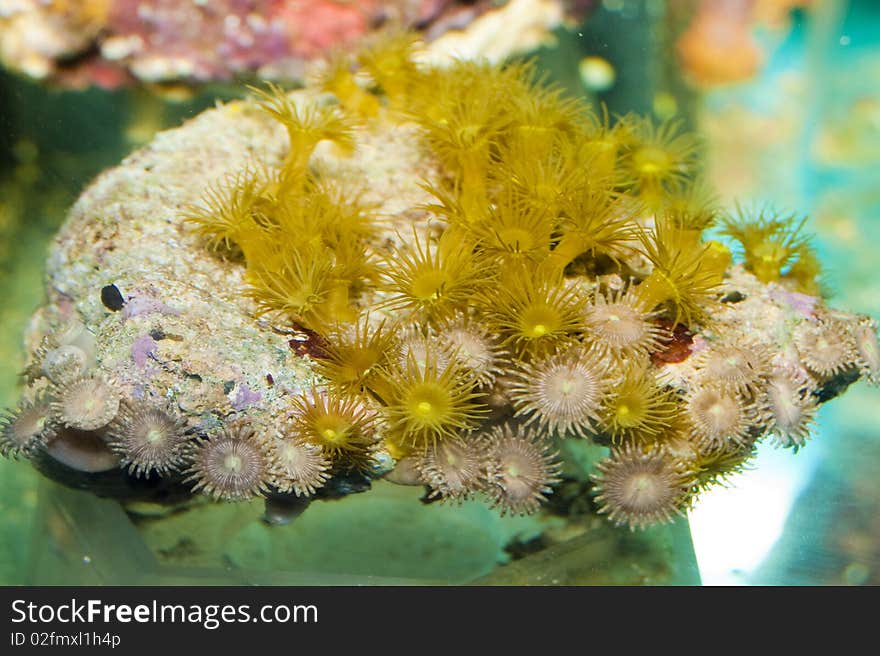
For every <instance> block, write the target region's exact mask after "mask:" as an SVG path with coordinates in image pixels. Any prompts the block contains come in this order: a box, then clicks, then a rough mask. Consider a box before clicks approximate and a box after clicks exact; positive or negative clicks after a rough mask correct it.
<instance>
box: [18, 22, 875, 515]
mask: <svg viewBox="0 0 880 656" xmlns="http://www.w3.org/2000/svg"><path fill="white" fill-rule="evenodd" d="M415 54H416V43H415V41H414V39H413V37H411V36H410V35H409V34H406V33H399V34H395V35H392V36H385V37H383V38H382V39H377V40H375V41H373V42H372V43H371V44H370V45H368V46H366V47H365V48H364V49H363V50H361V51H360V52H359V53H358V54H357V55H356V56H352V57H350V58H349V57H346V56H339V57H337V58H336V59H333V60H331V61H330V62H328V63H327V64H326V65H325V66H324V67H323V68H321V69H320V72H319V74H318V75H317V76H316V77H315V79H314V80H313V81H312V83H311V85H310V87H308V88H307V89H306V90H305V91H299V92H295V93H293V94H287V93H285V92H283V91H282V90H281V89H279V88H277V87H274V86H270V87H269V88H268V89H261V90H256V89H255V90H254V99H253V100H251V101H248V102H246V103H240V105H242V106H243V107H244V108H245V109H247V111H251V112H252V113H257V112H263V113H264V114H263V116H262V118H261V119H260V120H263V121H264V122H269V123H271V122H272V121H273V120H274V121H277V123H278V124H280V126H283V129H284V133H286V144H284V146H283V150H282V149H281V148H282V146H281V144H280V143H279V144H278V147H279V151H278V152H279V153H281V155H280V157H277V158H272V157H269V156H267V157H266V158H261V156H260V151H259V150H257V151H255V152H253V154H252V159H251V162H250V164H249V165H247V166H246V167H244V168H242V169H241V170H239V171H238V172H237V173H235V174H234V175H230V176H227V177H225V178H222V179H217V180H215V182H214V183H213V185H212V186H211V187H210V188H207V189H204V190H203V193H202V198H201V201H199V202H194V203H190V204H187V205H184V206H181V207H178V208H176V209H175V214H174V219H173V221H172V222H174V223H175V225H176V226H178V227H177V228H175V229H178V230H180V231H181V233H180V234H182V235H184V236H188V238H189V239H190V242H191V243H192V244H194V246H193V248H194V249H197V250H200V251H201V252H202V254H203V255H204V256H205V257H209V258H210V259H211V260H212V262H214V263H215V265H216V266H222V267H226V269H225V270H226V271H228V272H230V273H229V281H228V282H227V283H225V286H224V293H226V292H228V293H229V294H233V295H235V294H237V295H238V298H239V299H243V300H242V301H241V302H244V303H246V304H248V305H247V307H249V308H250V310H249V312H250V315H251V318H250V321H252V322H257V323H259V324H260V325H262V326H265V327H267V330H274V331H276V332H278V331H280V332H284V331H287V334H290V335H296V337H294V338H292V339H291V340H290V348H291V350H292V351H293V352H292V353H289V354H288V356H287V357H294V358H297V360H298V361H301V362H305V363H307V364H308V366H309V367H311V371H312V372H313V373H312V378H311V379H310V380H311V381H312V383H311V384H310V385H307V386H303V387H301V388H298V389H293V388H290V389H292V391H290V392H289V393H283V394H282V393H281V392H277V395H278V396H279V398H280V403H281V404H282V406H283V407H284V412H283V413H281V414H280V415H276V416H277V417H278V418H277V419H276V420H275V421H273V423H272V424H271V425H270V426H269V427H268V428H267V426H266V425H265V423H260V422H259V421H257V419H258V417H259V412H260V409H259V408H260V403H259V402H257V401H259V399H260V394H259V393H257V392H254V391H253V390H250V391H249V388H247V387H244V388H243V389H239V390H238V392H237V396H236V397H235V398H234V399H233V401H232V407H231V409H230V408H224V409H221V408H219V407H218V408H214V409H211V408H208V409H207V410H206V411H205V412H203V413H202V417H200V416H199V415H198V414H194V413H192V412H187V411H185V410H183V409H182V402H181V401H180V399H179V398H177V397H176V396H175V392H174V390H173V389H171V388H169V389H155V388H151V387H150V385H151V384H152V385H155V383H150V382H149V381H146V382H145V381H144V380H141V381H139V382H138V384H137V385H135V386H133V385H132V383H131V381H130V380H127V379H126V383H125V384H121V383H120V381H122V378H120V380H119V381H117V380H116V378H115V377H116V376H117V375H119V376H120V377H123V370H122V369H114V366H116V365H114V362H116V361H117V360H114V359H113V358H110V357H106V358H104V359H103V360H102V359H101V358H100V357H98V356H96V353H100V352H101V350H100V349H96V336H95V333H94V331H92V330H89V329H87V327H86V326H85V325H84V324H83V322H82V321H79V320H77V319H76V313H74V314H73V316H72V317H71V318H68V319H67V320H66V321H63V322H62V321H59V322H56V323H55V324H54V328H53V329H52V330H51V331H50V332H48V333H47V334H46V335H45V337H44V338H43V340H42V344H41V345H40V346H39V348H38V349H36V352H35V353H33V354H32V356H33V357H32V358H31V364H30V365H29V366H28V368H27V370H26V371H25V373H24V378H25V380H26V382H27V385H28V388H27V390H26V393H25V400H24V401H23V402H22V404H21V405H20V406H19V407H18V408H17V409H15V410H12V411H9V412H8V413H7V414H6V416H5V418H4V419H3V423H2V450H3V453H4V454H5V455H7V456H24V457H30V458H32V459H34V461H35V464H36V463H37V461H40V462H43V463H45V462H46V460H47V457H48V458H49V459H51V460H53V461H54V462H55V463H56V465H63V466H64V467H66V468H68V469H73V470H76V471H79V472H98V471H105V470H107V469H108V468H109V467H115V468H117V470H118V469H121V470H123V471H124V472H125V475H126V476H127V477H128V479H127V480H129V481H130V483H131V484H132V485H135V484H137V483H138V480H141V481H142V480H143V479H148V480H155V479H167V480H170V481H173V482H174V483H175V484H178V485H180V486H184V487H185V489H187V490H190V491H191V492H193V493H195V492H199V493H202V494H205V495H208V496H209V497H212V498H214V499H218V500H227V501H237V500H243V499H248V498H252V497H255V496H267V495H271V496H273V497H277V496H278V495H289V496H291V497H303V498H306V499H308V498H310V497H315V496H317V497H321V495H322V493H323V492H325V491H326V490H327V489H329V487H330V486H332V484H333V481H338V480H343V479H345V477H350V476H353V475H358V476H361V477H362V478H364V479H366V480H368V481H369V479H372V478H378V477H381V476H388V478H389V480H393V481H394V482H405V483H410V484H418V485H424V486H426V488H427V495H426V500H441V501H460V500H462V499H467V498H471V497H481V498H484V499H487V500H488V501H489V502H490V503H492V504H493V505H494V506H495V507H497V508H499V509H500V511H501V512H507V513H514V514H519V513H531V512H534V511H536V510H537V509H538V508H539V507H540V506H541V504H542V503H543V502H545V501H546V500H547V498H548V497H550V496H551V495H553V493H554V492H553V490H554V486H555V485H556V484H558V483H559V482H560V481H561V480H562V476H563V469H562V464H563V463H562V458H561V456H560V453H561V452H564V450H563V449H561V446H562V445H564V443H565V441H583V440H591V441H593V442H595V443H598V444H600V445H604V446H606V447H608V449H609V450H608V455H607V457H605V458H604V459H602V460H601V461H600V462H599V463H598V464H597V465H596V467H595V471H594V472H593V473H592V485H591V490H592V499H593V501H594V503H595V506H596V509H597V510H598V512H600V513H604V514H607V515H608V517H609V518H610V519H611V520H613V521H614V522H615V523H617V524H621V525H625V526H629V527H630V528H644V527H646V526H649V525H652V524H655V523H658V522H664V521H668V520H670V519H672V518H673V517H675V516H676V515H679V514H681V513H682V512H683V511H685V510H686V509H688V508H689V507H690V506H691V505H692V504H693V503H694V501H695V499H696V498H697V497H698V496H699V495H700V493H701V492H703V491H704V490H706V489H708V488H710V487H712V486H713V485H716V484H719V483H723V482H724V481H725V479H726V478H727V477H728V476H729V475H730V474H732V473H735V472H737V471H739V470H741V469H742V468H743V467H744V466H745V465H746V464H747V463H748V462H749V460H750V458H751V457H752V456H753V454H754V452H755V447H756V444H757V443H758V442H759V441H761V440H764V439H771V440H774V441H775V442H776V443H778V444H779V445H781V446H784V447H791V448H793V449H795V450H796V449H798V448H800V447H802V446H803V445H804V444H805V443H806V442H807V441H808V439H809V436H810V426H811V423H812V421H813V419H814V416H815V412H816V409H817V407H818V405H819V404H820V403H821V402H824V401H826V400H828V399H829V398H831V397H833V396H835V395H836V394H838V393H840V392H841V391H843V390H844V389H845V388H846V387H847V386H848V385H849V384H850V383H852V382H853V381H855V380H857V379H858V378H859V377H864V378H866V379H868V380H869V381H871V382H874V383H876V382H878V380H880V355H878V348H877V339H876V332H875V329H876V326H875V324H874V323H873V322H872V321H871V320H869V319H867V318H864V317H853V316H852V315H844V314H842V313H836V312H833V311H831V310H829V309H828V308H826V306H825V304H824V302H823V301H822V299H821V291H822V289H821V285H820V273H821V272H820V268H819V263H818V261H817V258H816V255H815V253H814V251H813V249H812V248H811V246H810V242H809V240H808V239H807V237H806V236H805V235H804V234H803V232H802V230H801V224H802V222H801V221H799V220H798V219H796V218H793V217H788V216H784V215H781V214H776V213H772V212H769V211H766V210H764V211H758V212H751V211H745V210H740V211H737V212H735V213H733V214H726V213H724V212H723V211H721V210H720V209H719V208H718V207H717V206H716V205H715V204H714V203H713V200H712V197H711V194H709V193H707V192H706V190H705V188H704V187H703V185H702V184H701V183H700V181H699V176H698V169H699V144H698V142H697V140H696V139H695V138H694V137H692V136H690V135H688V134H685V133H682V132H681V131H680V130H679V128H678V126H677V125H676V124H674V123H664V124H662V125H660V126H654V125H652V124H651V123H650V122H649V121H647V120H645V119H642V118H639V117H636V116H624V117H621V118H620V119H619V120H617V121H616V122H614V123H613V125H612V124H611V122H610V121H609V120H608V119H607V117H602V116H597V115H596V114H595V113H593V112H592V111H591V110H590V109H589V108H588V107H587V106H585V105H584V104H582V103H581V102H580V101H578V100H574V99H569V98H566V97H565V96H564V95H563V93H562V92H561V91H560V90H559V89H557V88H554V87H551V86H548V85H546V84H544V82H543V80H542V79H541V78H540V76H538V75H537V74H536V72H535V70H534V68H533V66H532V65H530V64H527V63H526V64H523V63H514V64H508V65H492V64H488V63H481V62H477V61H456V62H453V63H451V64H450V65H448V66H444V67H440V66H428V65H425V64H419V63H417V61H418V59H417V58H416V57H415ZM255 105H256V107H257V108H258V109H256V110H255V109H254V107H255ZM248 108H249V109H248ZM215 111H219V110H215ZM237 111H239V112H241V111H244V110H243V109H239V110H237ZM404 129H408V130H410V131H411V132H410V134H413V135H416V137H417V138H416V141H417V144H416V147H418V148H419V149H421V150H420V152H421V154H420V157H421V158H422V159H423V160H424V161H426V162H430V166H427V167H426V168H425V169H424V170H425V171H428V172H429V174H426V175H425V177H423V178H422V179H421V181H419V180H415V181H414V182H413V184H414V185H421V188H422V190H423V191H426V192H427V193H428V194H429V195H428V196H426V197H428V198H432V199H433V200H431V201H429V202H426V203H424V204H422V205H420V206H418V207H407V208H405V209H404V210H402V211H401V210H399V209H398V214H397V216H396V218H395V221H396V223H395V224H394V226H392V227H389V226H390V223H389V222H390V219H389V217H388V216H387V215H385V214H380V213H379V212H377V211H376V208H375V206H374V204H373V203H371V202H368V201H366V200H364V194H363V190H362V189H361V188H359V186H358V181H357V180H353V179H348V178H346V177H345V176H342V177H339V176H335V175H333V174H332V173H328V172H327V169H326V168H321V167H316V166H315V165H314V162H315V159H314V156H315V154H316V151H317V150H324V151H326V152H331V153H333V155H332V156H333V157H336V158H338V159H339V160H340V161H344V160H345V158H346V157H347V156H348V154H350V153H353V152H354V151H356V150H357V149H358V148H359V145H360V144H361V142H362V140H363V139H365V138H366V136H365V135H371V134H372V135H376V134H380V135H381V134H395V133H397V132H400V131H402V130H404ZM276 134H277V135H278V136H279V137H281V136H282V134H283V133H281V132H277V133H276ZM215 137H216V138H217V139H222V138H223V137H222V135H220V134H217V135H215ZM267 160H268V161H267ZM387 175H388V176H396V175H399V174H398V173H397V172H395V171H389V172H388V173H387ZM400 175H402V174H400ZM390 179H391V178H389V180H390ZM389 184H390V182H389ZM401 217H403V223H401ZM710 231H713V232H712V234H715V235H723V236H726V237H727V238H728V240H727V243H730V244H735V247H734V248H733V252H731V250H729V249H728V248H727V247H726V246H724V245H723V244H722V243H721V242H720V241H717V240H712V239H709V238H707V236H706V235H708V234H709V232H710ZM719 238H721V237H719ZM182 239H183V238H182ZM181 248H183V247H182V246H181ZM734 261H735V263H734ZM233 274H234V275H233ZM229 285H232V288H231V289H228V290H227V289H226V287H228V286H229ZM102 300H103V303H104V305H105V306H106V307H107V308H109V311H117V310H119V309H120V308H121V307H122V304H123V302H124V299H123V298H122V295H121V294H120V292H119V291H118V290H117V289H116V288H115V287H105V289H104V292H103V294H102ZM137 301H138V299H133V300H132V299H129V300H128V305H126V309H125V311H127V312H129V314H130V315H131V314H132V313H134V312H138V311H146V310H144V309H143V308H141V309H138V308H134V307H133V304H134V303H136V302H137ZM140 301H141V302H143V303H146V302H150V303H153V304H156V303H159V301H156V300H152V301H145V300H144V299H143V298H141V299H140ZM750 307H751V308H752V310H749V308H750ZM755 308H757V309H755ZM766 308H773V312H775V313H776V314H775V315H773V316H765V315H766V313H767V312H768V310H766ZM109 311H105V312H107V314H108V315H110V317H111V319H113V316H115V315H112V312H109ZM151 311H154V312H156V313H158V314H160V315H163V316H167V315H173V314H174V312H175V311H174V310H172V309H169V308H164V309H163V308H159V309H157V308H152V310H151ZM749 312H751V314H748V313H749ZM178 313H179V311H178ZM105 316H106V315H105ZM743 317H746V318H743ZM172 318H173V317H172ZM109 320H110V319H108V321H109ZM113 320H115V319H113ZM762 321H763V322H767V323H768V324H769V323H771V322H772V323H773V325H772V326H770V328H771V329H769V330H762V328H761V325H760V322H762ZM736 331H738V332H736ZM154 333H155V331H154ZM154 333H151V334H150V335H145V336H142V337H139V338H138V339H137V340H134V341H133V343H132V344H131V356H130V357H131V358H132V359H133V360H134V362H135V363H136V364H137V366H138V367H140V369H143V367H144V362H150V361H152V360H154V359H155V354H156V352H157V349H158V348H159V347H158V344H159V343H160V342H159V341H158V340H161V339H162V337H163V335H156V334H154ZM99 335H100V334H99ZM166 341H167V340H166ZM162 343H163V344H164V343H165V342H162ZM103 352H104V353H107V352H108V351H107V350H106V349H105V350H104V351H103ZM119 366H121V365H119ZM140 369H139V370H140ZM126 371H127V370H126ZM126 376H127V374H126ZM191 377H192V376H191V375H190V378H191ZM267 378H268V382H267V385H274V387H273V388H272V389H275V390H277V389H279V387H280V386H281V385H282V384H283V382H284V381H282V380H280V379H279V376H278V375H277V374H276V375H275V377H274V378H273V375H272V374H269V375H268V376H267ZM132 389H137V392H136V393H135V392H130V391H129V390H132ZM266 389H269V388H268V387H267V388H266ZM230 394H231V393H230ZM223 398H225V397H223ZM204 416H210V417H211V418H212V419H213V423H205V422H204V420H203V417H204ZM42 468H43V469H45V466H42ZM337 488H338V486H337ZM355 491H357V490H355ZM335 494H336V495H337V496H338V494H339V492H338V489H337V492H336V493H335Z"/></svg>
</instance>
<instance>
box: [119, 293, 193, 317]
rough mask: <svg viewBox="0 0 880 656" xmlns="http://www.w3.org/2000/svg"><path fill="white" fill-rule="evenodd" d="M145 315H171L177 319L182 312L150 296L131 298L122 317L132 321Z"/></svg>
mask: <svg viewBox="0 0 880 656" xmlns="http://www.w3.org/2000/svg"><path fill="white" fill-rule="evenodd" d="M143 314H170V315H173V316H175V317H177V316H180V314H181V312H180V310H178V309H176V308H173V307H171V306H170V305H165V303H163V302H162V301H160V300H158V299H155V298H151V297H149V296H130V297H129V299H128V302H127V303H126V304H125V307H124V308H122V316H123V317H125V318H126V319H131V318H132V317H138V316H141V315H143Z"/></svg>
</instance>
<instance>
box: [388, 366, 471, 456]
mask: <svg viewBox="0 0 880 656" xmlns="http://www.w3.org/2000/svg"><path fill="white" fill-rule="evenodd" d="M382 378H383V379H384V381H385V383H386V385H387V389H388V390H389V391H388V392H387V393H386V396H385V398H383V399H382V400H383V401H384V402H385V408H384V413H385V417H386V420H387V422H388V425H389V429H390V433H391V436H392V439H393V441H395V442H397V443H399V444H401V445H404V446H407V445H408V446H412V447H415V446H418V447H425V446H428V445H431V444H433V443H434V442H435V441H437V440H441V439H450V438H455V437H457V436H458V435H459V433H461V432H463V431H464V432H466V431H469V430H473V429H474V428H476V426H477V424H478V422H479V419H480V418H481V417H482V416H483V415H485V414H486V413H487V412H488V409H487V408H485V407H483V406H482V405H481V404H480V403H478V402H477V401H476V398H477V396H478V394H477V392H476V391H475V388H476V380H475V379H474V377H473V376H472V375H471V374H469V373H468V372H467V370H466V369H464V368H463V367H462V366H461V365H459V364H458V363H457V362H456V361H455V360H451V361H449V362H448V363H447V364H446V365H445V366H439V365H438V360H437V357H436V356H433V355H431V354H430V353H429V354H428V356H427V359H426V361H424V362H419V361H417V360H416V358H415V356H414V355H413V354H411V353H410V354H409V355H408V356H407V358H406V362H405V363H404V364H403V365H402V366H395V367H390V368H388V369H386V370H385V371H383V372H382Z"/></svg>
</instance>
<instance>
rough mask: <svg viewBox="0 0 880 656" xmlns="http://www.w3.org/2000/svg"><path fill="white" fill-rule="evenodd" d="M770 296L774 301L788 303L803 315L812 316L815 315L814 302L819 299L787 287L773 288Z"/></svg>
mask: <svg viewBox="0 0 880 656" xmlns="http://www.w3.org/2000/svg"><path fill="white" fill-rule="evenodd" d="M770 297H771V298H772V299H773V300H774V301H776V302H782V303H786V304H788V306H789V307H791V309H792V310H794V311H795V312H797V313H798V314H800V315H801V316H804V317H813V316H815V315H816V311H815V310H816V302H817V301H818V300H819V299H817V298H816V297H815V296H810V295H808V294H801V293H800V292H790V291H788V290H787V289H782V288H779V287H777V288H775V289H773V291H771V292H770Z"/></svg>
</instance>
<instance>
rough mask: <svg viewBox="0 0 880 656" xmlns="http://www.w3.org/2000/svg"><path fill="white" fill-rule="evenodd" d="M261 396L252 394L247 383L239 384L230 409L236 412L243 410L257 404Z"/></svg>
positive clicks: (255, 393)
mask: <svg viewBox="0 0 880 656" xmlns="http://www.w3.org/2000/svg"><path fill="white" fill-rule="evenodd" d="M262 398H263V395H262V394H260V393H259V392H254V391H253V390H252V389H251V388H250V387H248V386H247V383H241V384H240V385H239V386H238V387H237V388H236V390H235V399H233V401H232V408H233V409H234V410H236V411H241V410H244V409H245V408H246V407H248V406H249V405H253V404H254V403H259V402H260V400H261V399H262Z"/></svg>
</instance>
